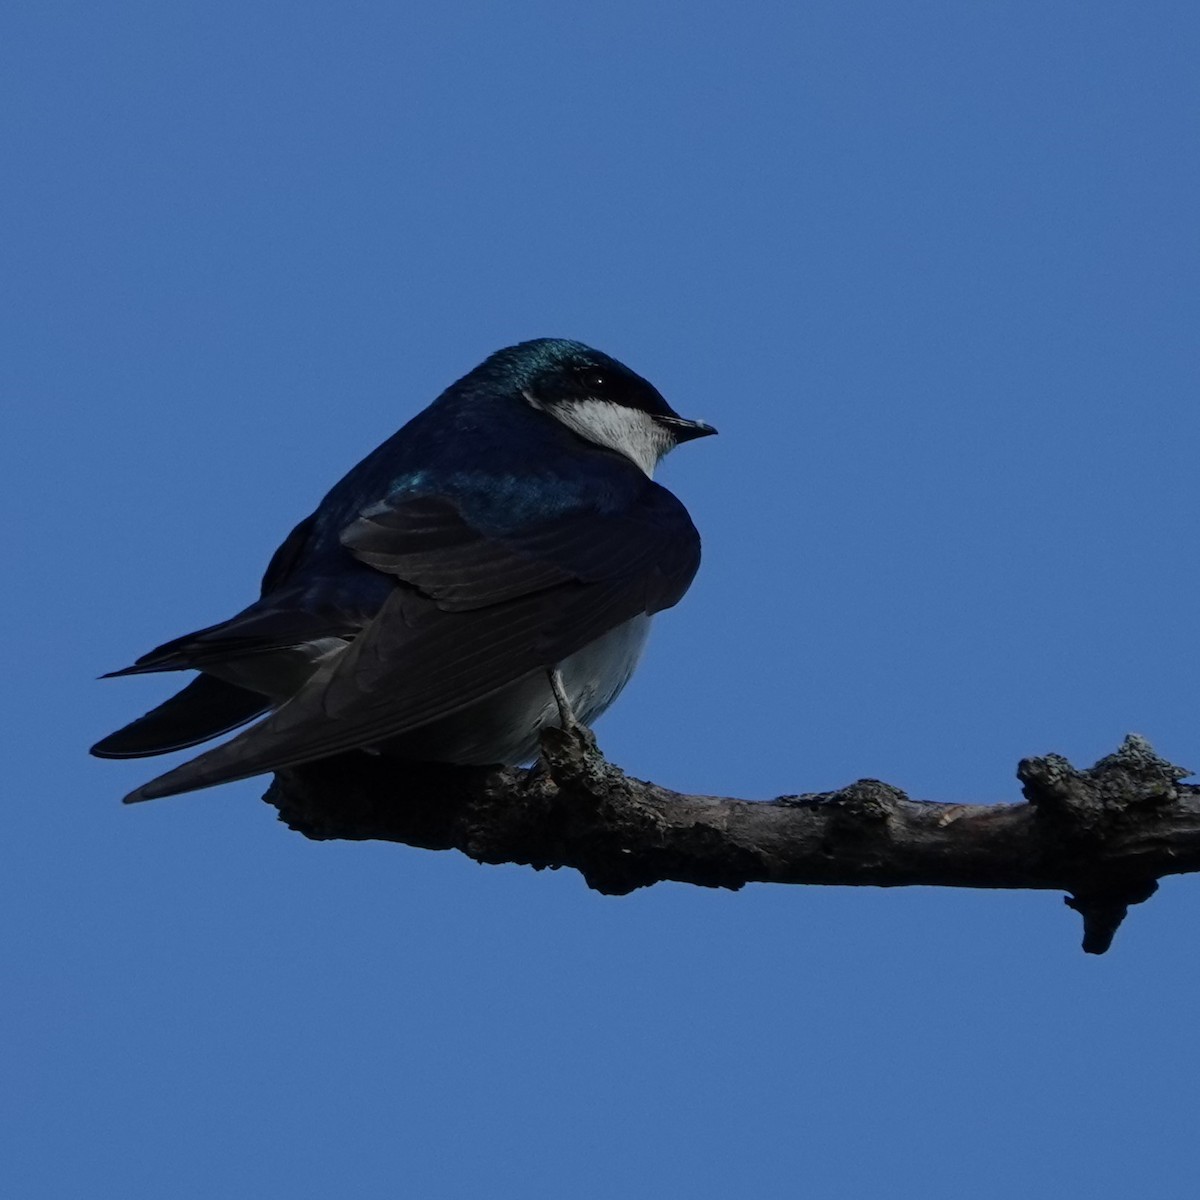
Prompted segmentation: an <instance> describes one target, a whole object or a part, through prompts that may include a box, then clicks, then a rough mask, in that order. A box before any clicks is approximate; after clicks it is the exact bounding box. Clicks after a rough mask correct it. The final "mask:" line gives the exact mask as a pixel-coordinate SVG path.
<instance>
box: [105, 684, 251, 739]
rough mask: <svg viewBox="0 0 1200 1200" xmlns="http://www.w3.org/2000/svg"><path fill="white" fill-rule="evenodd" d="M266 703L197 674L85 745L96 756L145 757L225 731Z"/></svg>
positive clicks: (236, 725)
mask: <svg viewBox="0 0 1200 1200" xmlns="http://www.w3.org/2000/svg"><path fill="white" fill-rule="evenodd" d="M270 707H271V702H270V701H269V700H268V699H267V697H266V696H261V695H259V693H258V692H252V691H250V690H249V689H248V688H242V687H238V686H237V685H236V684H232V683H225V682H224V681H222V680H220V679H217V678H215V677H214V676H212V675H200V676H198V677H197V678H196V679H193V680H192V682H191V683H189V684H188V685H187V687H185V688H184V689H183V690H182V691H181V692H177V693H176V694H175V695H174V696H172V697H171V698H170V699H169V700H166V701H164V702H163V703H162V704H160V705H159V706H158V707H157V708H152V709H151V710H150V711H149V712H148V713H146V714H145V715H144V716H141V717H138V719H137V720H136V721H130V723H129V724H128V725H126V726H125V727H124V728H122V729H118V730H117V731H116V733H110V734H109V735H108V737H106V738H101V739H100V741H98V742H97V743H96V744H95V745H94V746H93V747H92V749H91V753H92V754H94V755H95V756H96V757H97V758H148V757H150V756H151V755H154V754H168V753H170V751H172V750H186V749H187V748H188V747H189V746H196V745H199V744H200V743H201V742H207V741H208V740H209V739H210V738H215V737H218V736H219V735H220V734H222V733H228V732H229V731H230V730H231V729H236V728H237V727H238V726H239V725H245V724H246V722H247V721H252V720H254V718H255V717H258V716H261V715H262V714H263V713H265V712H266V711H267V710H268V709H269V708H270Z"/></svg>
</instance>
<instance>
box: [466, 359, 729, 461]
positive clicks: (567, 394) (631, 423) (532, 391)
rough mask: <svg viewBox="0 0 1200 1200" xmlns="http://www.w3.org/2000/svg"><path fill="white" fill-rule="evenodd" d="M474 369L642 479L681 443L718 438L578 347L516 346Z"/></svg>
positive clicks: (642, 383)
mask: <svg viewBox="0 0 1200 1200" xmlns="http://www.w3.org/2000/svg"><path fill="white" fill-rule="evenodd" d="M481 369H487V370H489V374H490V375H491V376H492V378H493V379H494V380H495V381H496V382H497V383H499V382H501V381H502V380H503V382H504V383H505V384H506V385H507V387H508V388H511V389H512V390H513V391H514V392H515V393H516V394H517V395H519V397H520V398H521V400H522V401H524V403H526V404H528V405H530V406H531V407H532V408H534V409H537V410H538V411H539V412H543V413H546V414H547V415H549V416H550V417H553V418H554V419H555V420H557V421H559V422H561V423H562V424H563V425H565V426H566V427H567V428H568V429H569V430H571V432H572V433H574V434H576V435H577V436H579V437H581V438H584V439H585V440H586V441H589V442H592V443H594V444H595V445H598V446H604V447H606V448H607V449H609V450H615V451H617V453H618V454H623V455H624V456H625V457H626V458H628V459H630V460H631V461H632V462H634V463H636V464H637V465H638V466H639V467H641V469H642V470H643V471H645V472H646V474H647V475H650V474H653V471H654V468H655V466H656V465H657V464H658V461H659V460H660V459H661V458H662V457H663V455H665V454H667V453H668V452H669V451H671V450H673V449H674V448H675V447H676V446H678V445H679V443H680V442H689V441H691V440H692V439H693V438H699V437H707V436H708V435H709V434H711V433H716V432H717V431H716V430H715V429H714V428H713V427H712V426H711V425H707V424H705V422H703V421H689V420H688V419H687V418H685V417H681V416H680V415H679V414H678V413H677V412H676V411H675V410H674V409H673V408H672V407H671V406H670V405H669V404H668V403H667V402H666V400H664V399H663V397H662V394H661V393H660V392H659V391H658V389H657V388H656V387H654V385H653V384H651V383H649V382H647V381H646V380H645V379H643V378H642V377H641V376H640V375H638V374H637V373H636V372H634V371H631V370H630V369H629V368H628V367H627V366H625V365H624V364H623V363H619V362H618V361H617V360H616V359H615V358H610V357H609V356H608V355H607V354H604V353H602V352H601V351H599V350H593V349H592V348H591V347H590V346H585V345H583V344H582V343H581V342H572V341H566V340H563V339H560V338H539V339H537V340H536V341H531V342H522V343H521V344H520V345H517V346H510V347H509V348H508V349H507V350H500V351H498V352H497V353H496V354H493V355H492V357H491V358H489V359H488V360H487V362H486V363H485V364H484V365H483V368H481Z"/></svg>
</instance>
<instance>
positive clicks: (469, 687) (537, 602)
mask: <svg viewBox="0 0 1200 1200" xmlns="http://www.w3.org/2000/svg"><path fill="white" fill-rule="evenodd" d="M343 542H344V544H345V545H346V546H347V548H348V549H350V550H351V552H352V553H354V554H355V555H357V556H358V557H360V558H362V559H363V560H364V561H365V562H368V563H370V564H371V565H372V566H374V567H375V568H376V569H377V570H382V571H386V572H388V573H390V574H394V575H395V576H396V578H397V579H398V580H400V584H399V585H398V586H397V587H396V589H395V591H394V592H393V593H392V595H391V596H390V597H389V599H388V600H387V601H386V603H385V604H384V606H383V608H382V609H381V610H380V612H379V614H378V616H377V617H376V618H375V619H374V620H373V621H372V622H371V623H370V624H369V625H368V626H367V627H366V629H365V630H364V631H363V632H362V633H361V634H360V635H359V636H358V638H357V639H356V640H355V641H354V643H353V644H352V645H351V646H350V648H349V649H348V650H347V651H346V652H345V653H344V654H343V655H341V656H340V657H339V658H338V660H337V662H336V663H334V664H332V665H331V666H330V667H329V668H328V669H327V670H325V671H323V672H321V673H319V674H318V675H317V676H315V677H314V678H313V679H312V680H311V681H310V682H309V683H308V684H306V685H305V687H304V688H303V689H301V691H300V692H299V693H298V694H297V695H296V696H295V697H293V698H292V699H291V700H289V701H288V702H287V703H286V704H284V705H283V706H282V707H280V708H279V709H278V710H277V711H276V712H274V713H273V714H271V716H269V717H268V718H267V719H266V720H264V721H262V722H260V723H259V724H258V725H256V726H254V727H253V728H252V729H249V730H247V731H246V732H245V733H242V734H239V735H238V736H237V737H235V738H233V739H232V740H231V741H229V742H227V743H226V744H225V745H223V746H219V747H217V748H216V749H214V750H211V751H209V752H208V753H207V754H204V755H201V756H200V757H199V758H197V759H193V760H192V762H190V763H185V764H184V765H183V766H182V767H179V768H177V769H176V770H175V771H172V772H169V773H168V774H166V775H163V776H161V777H160V778H159V779H157V780H153V781H152V782H151V783H149V784H147V785H146V786H145V787H143V788H139V789H138V790H137V791H136V792H133V793H131V794H130V796H129V797H127V799H128V800H130V801H134V800H148V799H152V798H154V797H157V796H165V795H171V794H174V793H176V792H183V791H191V790H194V789H196V788H201V787H208V786H211V785H212V784H216V783H223V782H226V781H229V780H233V779H242V778H245V777H247V776H250V775H258V774H261V773H263V772H265V771H271V770H277V769H279V768H281V767H286V766H294V765H296V764H298V763H302V762H307V761H310V760H312V759H317V758H325V757H328V756H329V755H332V754H336V753H338V752H340V751H343V750H348V749H352V748H355V747H360V746H364V745H371V744H373V743H375V742H381V741H385V740H387V739H388V738H391V737H395V736H398V735H399V734H402V733H406V732H408V731H409V730H412V729H417V728H420V727H421V726H422V725H426V724H428V723H429V722H431V721H435V720H437V719H438V718H440V717H444V716H447V715H449V714H450V713H453V712H456V711H458V710H459V709H462V708H466V707H468V706H470V705H472V704H474V703H476V702H478V701H480V700H482V699H484V698H486V697H487V696H489V695H491V694H492V693H494V692H496V691H499V690H500V689H502V688H504V687H506V686H507V685H508V684H510V683H513V682H515V681H517V680H519V679H522V678H525V677H526V676H528V675H531V674H533V673H534V672H536V671H539V670H544V669H546V668H549V667H552V666H553V665H555V664H556V663H558V662H561V661H562V660H563V659H564V658H567V657H568V656H570V655H571V654H574V653H575V652H576V651H578V650H581V649H582V648H583V647H584V646H586V645H588V644H589V643H590V642H592V641H595V639H596V638H598V637H600V636H601V635H602V634H604V633H607V632H608V631H609V630H611V629H614V628H616V627H617V626H618V625H621V624H623V623H624V622H625V621H628V620H630V619H631V618H633V617H635V616H637V615H639V614H642V613H655V612H658V611H660V610H661V609H664V608H669V607H670V606H671V605H673V604H675V603H677V602H678V600H679V599H680V597H681V596H682V595H683V594H684V592H685V591H686V590H687V588H688V586H689V584H690V583H691V581H692V577H693V576H694V575H695V573H696V568H697V567H698V565H699V561H700V538H699V535H698V534H697V533H696V530H695V527H694V526H693V525H692V522H691V519H690V518H689V517H688V515H687V512H686V510H685V509H684V508H683V506H682V505H681V504H680V503H679V501H678V500H676V499H675V497H674V496H672V495H671V494H670V493H669V492H667V491H666V490H665V489H663V488H660V487H658V486H657V485H655V484H652V483H650V482H649V481H647V483H646V486H645V488H644V489H643V490H642V493H641V495H640V498H639V500H638V502H637V503H636V504H634V505H632V506H630V507H629V508H628V509H626V510H624V511H623V512H621V513H620V514H605V513H601V512H587V513H582V514H580V513H575V514H572V515H570V516H568V517H563V518H560V519H556V520H551V521H547V522H545V523H544V524H542V525H540V526H538V527H536V528H534V529H532V530H529V531H523V532H521V533H519V534H516V533H506V534H497V535H487V534H484V533H481V532H480V531H479V530H477V529H475V528H473V527H472V526H471V525H470V524H469V523H468V522H467V521H466V520H464V518H463V517H462V516H461V514H460V513H459V512H458V510H457V509H456V508H455V507H454V506H453V505H451V504H449V503H448V502H446V501H441V500H429V499H417V500H410V501H407V502H405V503H402V504H392V505H386V506H384V505H381V506H376V507H375V508H372V509H369V510H367V511H366V512H365V513H364V514H363V516H362V518H361V519H360V520H358V521H356V522H354V523H353V524H352V525H351V526H350V527H349V528H348V529H347V530H346V531H345V533H344V535H343Z"/></svg>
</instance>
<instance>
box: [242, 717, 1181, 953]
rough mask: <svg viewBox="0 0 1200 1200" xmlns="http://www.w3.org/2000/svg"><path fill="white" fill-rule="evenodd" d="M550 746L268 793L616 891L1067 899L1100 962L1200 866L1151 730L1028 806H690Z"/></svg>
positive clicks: (1051, 775) (374, 833) (438, 846)
mask: <svg viewBox="0 0 1200 1200" xmlns="http://www.w3.org/2000/svg"><path fill="white" fill-rule="evenodd" d="M542 750H543V761H542V764H541V765H540V766H539V767H538V768H535V769H533V770H522V769H517V768H499V767H497V768H490V767H479V768H476V767H449V766H438V765H416V764H398V763H397V762H396V761H395V760H389V759H387V758H384V757H381V756H372V755H368V754H362V753H355V754H348V755H342V756H340V757H338V758H335V759H326V760H324V761H321V762H316V763H311V764H309V765H307V766H304V767H299V768H295V769H293V770H289V771H283V772H280V773H279V774H278V775H277V776H276V779H275V782H274V783H273V784H272V785H271V788H270V790H269V791H268V792H267V794H266V797H265V799H266V800H267V801H268V802H269V803H271V804H273V805H274V806H275V807H276V808H277V809H278V810H279V816H280V819H281V820H282V821H284V822H286V823H287V825H288V826H289V827H290V828H292V829H295V830H297V831H299V832H300V833H303V834H304V835H305V836H306V837H309V838H314V839H329V838H346V839H351V840H366V839H380V840H383V841H392V842H403V843H405V844H406V845H410V846H419V847H424V848H427V849H431V850H450V849H456V850H461V851H462V852H463V853H464V854H467V855H469V856H470V857H471V858H473V859H475V860H477V861H478V862H484V863H508V862H511V863H521V864H525V865H528V866H532V867H535V868H537V869H539V870H540V869H542V868H544V867H573V868H575V869H576V870H578V871H579V872H580V873H581V874H582V875H583V877H584V878H585V879H586V881H587V883H588V885H589V886H590V887H592V888H595V889H596V890H597V891H600V892H604V893H608V894H610V895H624V894H625V893H627V892H631V891H633V890H634V889H635V888H639V887H646V886H649V885H650V884H652V883H657V882H659V881H662V880H668V879H672V880H677V881H679V882H681V883H694V884H700V885H702V886H705V887H726V888H740V887H741V886H742V885H743V884H746V883H808V884H849V885H864V884H866V885H872V886H876V887H902V886H908V885H912V884H925V885H935V886H941V887H977V888H1039V889H1050V890H1054V891H1065V892H1068V893H1070V895H1069V896H1068V898H1067V901H1066V902H1067V904H1069V905H1070V906H1071V907H1072V908H1073V909H1075V910H1076V911H1078V912H1079V913H1080V914H1081V915H1082V916H1083V924H1084V938H1083V948H1084V950H1085V951H1087V952H1088V953H1091V954H1103V953H1104V951H1105V950H1107V949H1108V947H1109V945H1110V944H1111V943H1112V939H1113V935H1114V933H1115V932H1116V930H1117V928H1118V926H1119V925H1120V924H1121V921H1122V920H1123V919H1124V917H1125V914H1126V911H1127V909H1128V907H1129V906H1130V905H1132V904H1139V903H1141V902H1142V901H1144V900H1147V899H1149V897H1150V896H1151V895H1152V894H1153V893H1154V891H1155V889H1156V888H1157V886H1158V884H1157V881H1158V879H1160V878H1161V877H1163V876H1165V875H1176V874H1182V873H1184V872H1189V871H1200V785H1195V784H1183V783H1180V780H1181V779H1183V778H1185V777H1186V776H1187V775H1188V774H1189V772H1187V771H1185V770H1183V769H1182V768H1180V767H1176V766H1173V765H1172V764H1171V763H1168V762H1165V761H1164V760H1163V759H1161V758H1159V757H1158V756H1157V755H1156V754H1155V753H1154V751H1153V749H1152V748H1151V747H1150V745H1149V743H1147V742H1146V741H1145V740H1144V739H1142V738H1139V737H1136V736H1130V737H1127V738H1126V739H1125V742H1124V744H1123V745H1122V747H1121V748H1120V750H1118V751H1117V752H1116V753H1115V754H1111V755H1109V756H1108V757H1107V758H1103V759H1101V760H1100V761H1099V762H1098V763H1097V764H1096V765H1095V766H1094V767H1091V768H1089V769H1087V770H1077V769H1076V768H1074V767H1072V766H1071V764H1070V763H1068V762H1067V761H1066V759H1064V758H1061V757H1059V756H1058V755H1054V754H1051V755H1047V756H1046V757H1044V758H1027V759H1024V760H1022V762H1021V763H1020V765H1019V766H1018V768H1017V777H1018V778H1019V779H1020V781H1021V783H1022V785H1023V791H1024V795H1025V803H1022V804H994V805H982V804H936V803H932V802H929V801H920V800H910V799H909V798H908V797H907V796H906V795H905V794H904V793H903V792H901V791H899V790H898V789H897V788H894V787H892V786H890V785H889V784H886V783H880V782H879V781H878V780H874V779H861V780H859V781H858V782H857V783H853V784H851V785H850V786H849V787H846V788H842V789H841V790H840V791H836V792H827V793H823V794H819V795H816V794H813V795H801V796H780V797H779V798H778V799H776V800H771V801H751V800H736V799H730V798H726V797H717V796H691V795H685V794H683V793H680V792H672V791H669V790H668V789H666V788H664V787H660V786H659V785H658V784H654V783H646V782H643V781H642V780H638V779H632V778H630V777H629V776H627V775H625V774H624V773H623V772H622V771H620V770H618V769H617V768H616V767H614V766H613V765H612V764H610V763H608V762H607V761H606V760H605V759H604V758H603V757H602V756H601V755H600V753H599V751H598V750H597V749H596V745H595V740H594V739H593V738H592V736H591V734H590V733H588V732H587V731H586V730H575V731H568V732H563V731H560V730H549V731H547V733H546V734H545V735H544V737H543V744H542Z"/></svg>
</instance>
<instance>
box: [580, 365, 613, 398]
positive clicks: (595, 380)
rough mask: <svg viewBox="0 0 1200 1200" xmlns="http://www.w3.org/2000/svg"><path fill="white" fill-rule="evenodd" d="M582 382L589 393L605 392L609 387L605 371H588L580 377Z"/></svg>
mask: <svg viewBox="0 0 1200 1200" xmlns="http://www.w3.org/2000/svg"><path fill="white" fill-rule="evenodd" d="M580 382H581V383H582V384H583V386H584V387H585V388H587V390H588V391H589V392H592V393H596V392H603V391H604V390H605V389H606V388H607V387H608V376H607V375H606V374H605V373H604V372H603V371H597V370H588V371H584V373H583V374H582V375H581V376H580Z"/></svg>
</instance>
